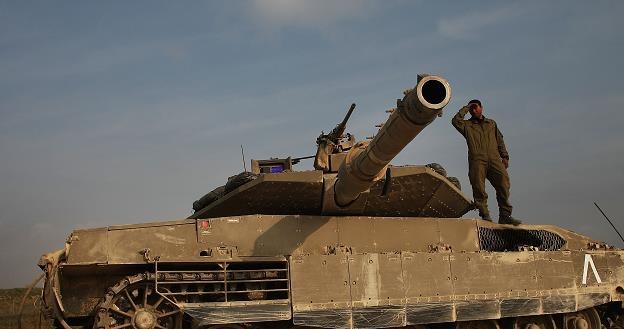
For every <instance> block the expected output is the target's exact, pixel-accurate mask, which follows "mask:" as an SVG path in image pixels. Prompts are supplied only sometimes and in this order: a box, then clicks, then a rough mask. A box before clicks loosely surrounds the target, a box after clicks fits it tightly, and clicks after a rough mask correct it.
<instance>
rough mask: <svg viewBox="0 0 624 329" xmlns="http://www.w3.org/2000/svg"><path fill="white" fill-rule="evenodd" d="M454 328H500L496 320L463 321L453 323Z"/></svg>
mask: <svg viewBox="0 0 624 329" xmlns="http://www.w3.org/2000/svg"><path fill="white" fill-rule="evenodd" d="M455 329H501V328H500V325H499V324H498V321H496V320H479V321H464V322H457V323H455Z"/></svg>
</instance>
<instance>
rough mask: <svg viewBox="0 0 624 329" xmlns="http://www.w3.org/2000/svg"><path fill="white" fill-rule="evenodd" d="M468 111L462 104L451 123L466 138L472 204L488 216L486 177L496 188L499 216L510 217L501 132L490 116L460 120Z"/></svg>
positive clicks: (505, 154) (505, 152) (504, 150)
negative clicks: (473, 202)
mask: <svg viewBox="0 0 624 329" xmlns="http://www.w3.org/2000/svg"><path fill="white" fill-rule="evenodd" d="M468 111H469V108H468V107H467V106H464V107H462V108H461V109H460V110H459V112H458V113H457V114H456V115H455V116H454V117H453V120H452V121H451V122H452V123H453V126H454V127H455V128H456V129H457V131H459V133H461V134H462V135H463V136H464V138H466V144H468V177H469V178H470V184H471V185H472V195H473V198H474V201H475V206H476V207H477V209H478V210H479V215H480V216H481V217H482V218H484V219H489V218H490V213H489V210H488V207H487V193H486V191H485V179H486V178H487V180H489V181H490V183H491V184H492V186H493V187H494V189H495V190H496V201H498V208H499V214H500V217H501V218H502V219H504V218H511V210H512V206H511V204H510V203H509V188H510V182H509V175H508V174H507V169H506V168H505V165H504V164H503V161H502V159H509V154H508V153H507V148H505V142H504V141H503V135H502V134H501V132H500V130H498V127H497V125H496V122H495V121H494V120H492V119H488V118H485V117H484V116H482V117H481V118H475V117H472V118H470V119H469V120H464V116H466V114H467V113H468Z"/></svg>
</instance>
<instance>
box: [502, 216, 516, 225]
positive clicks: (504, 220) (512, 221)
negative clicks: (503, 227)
mask: <svg viewBox="0 0 624 329" xmlns="http://www.w3.org/2000/svg"><path fill="white" fill-rule="evenodd" d="M498 223H499V224H511V225H520V224H522V221H520V220H518V219H515V218H513V217H511V215H501V216H500V217H499V218H498Z"/></svg>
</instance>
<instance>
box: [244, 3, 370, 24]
mask: <svg viewBox="0 0 624 329" xmlns="http://www.w3.org/2000/svg"><path fill="white" fill-rule="evenodd" d="M371 9H372V3H371V2H370V1H359V0H341V1H333V0H316V1H307V0H254V1H253V5H252V12H251V14H252V16H253V17H255V18H257V19H258V20H260V22H261V23H264V24H265V25H268V26H270V27H277V28H280V27H293V26H294V27H305V28H324V27H326V26H327V25H332V24H334V23H336V22H339V21H343V20H348V19H353V18H357V17H362V16H365V15H366V14H367V13H369V12H370V11H371Z"/></svg>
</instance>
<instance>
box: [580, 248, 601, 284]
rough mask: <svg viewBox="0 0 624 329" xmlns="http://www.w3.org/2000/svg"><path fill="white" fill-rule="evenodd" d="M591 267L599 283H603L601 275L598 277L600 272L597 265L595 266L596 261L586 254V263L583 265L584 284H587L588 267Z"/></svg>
mask: <svg viewBox="0 0 624 329" xmlns="http://www.w3.org/2000/svg"><path fill="white" fill-rule="evenodd" d="M588 265H590V266H591V269H592V272H594V277H595V278H596V281H598V283H602V280H601V279H600V275H598V271H597V270H596V265H594V260H593V259H592V256H591V255H590V254H585V263H584V264H583V284H587V267H588Z"/></svg>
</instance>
